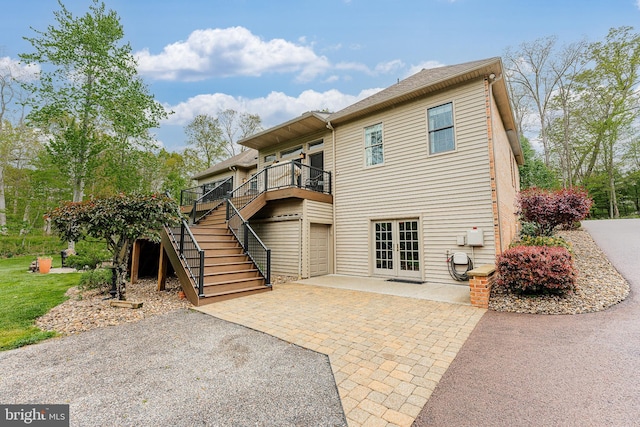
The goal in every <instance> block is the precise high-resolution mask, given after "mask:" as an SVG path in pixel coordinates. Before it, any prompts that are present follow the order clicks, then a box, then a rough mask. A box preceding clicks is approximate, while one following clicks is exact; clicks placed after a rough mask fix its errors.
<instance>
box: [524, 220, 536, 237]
mask: <svg viewBox="0 0 640 427" xmlns="http://www.w3.org/2000/svg"><path fill="white" fill-rule="evenodd" d="M520 224H521V225H522V228H520V237H525V236H537V235H539V234H540V232H539V231H538V225H537V224H536V223H535V222H528V221H520Z"/></svg>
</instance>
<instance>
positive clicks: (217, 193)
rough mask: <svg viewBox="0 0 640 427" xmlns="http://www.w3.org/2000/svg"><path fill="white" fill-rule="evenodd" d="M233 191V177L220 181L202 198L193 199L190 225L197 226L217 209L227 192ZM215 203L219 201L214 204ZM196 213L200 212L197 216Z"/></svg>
mask: <svg viewBox="0 0 640 427" xmlns="http://www.w3.org/2000/svg"><path fill="white" fill-rule="evenodd" d="M232 189H233V177H231V176H230V177H229V178H227V179H225V180H224V181H221V182H219V183H218V185H216V186H215V187H213V188H212V189H211V190H209V191H207V192H206V193H204V194H203V195H202V196H200V197H198V198H197V199H195V200H194V201H193V202H192V203H193V204H192V208H191V223H192V224H197V223H198V221H200V220H201V219H202V218H204V217H205V216H207V215H209V214H210V213H211V212H212V211H213V210H214V209H215V208H217V207H218V206H219V205H220V204H221V203H222V202H223V199H224V198H225V197H226V196H227V194H228V193H229V191H231V190H232ZM216 201H219V202H218V203H216ZM198 212H201V213H200V215H198Z"/></svg>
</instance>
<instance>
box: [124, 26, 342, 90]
mask: <svg viewBox="0 0 640 427" xmlns="http://www.w3.org/2000/svg"><path fill="white" fill-rule="evenodd" d="M303 40H304V39H303ZM135 56H136V58H137V60H138V70H139V72H140V73H141V74H144V75H148V76H150V77H153V78H156V79H160V80H187V81H196V80H204V79H207V78H211V77H230V76H261V75H262V74H265V73H297V74H298V79H300V80H303V81H304V80H310V79H312V78H313V77H315V76H317V75H318V74H321V73H323V72H324V71H325V70H327V69H328V68H329V66H330V64H329V61H328V60H327V58H326V57H324V56H319V55H317V54H316V53H315V52H314V51H313V49H312V48H311V47H309V46H304V45H299V44H295V43H292V42H289V41H286V40H283V39H271V40H268V41H265V40H262V39H261V38H260V37H258V36H256V35H254V34H252V33H251V32H250V31H249V30H247V29H246V28H243V27H232V28H225V29H205V30H196V31H194V32H192V33H191V34H190V35H189V38H188V39H187V40H186V41H179V42H176V43H172V44H170V45H167V46H165V47H164V49H163V50H162V52H161V53H159V54H152V53H151V52H149V50H148V49H144V50H142V51H140V52H137V53H136V54H135Z"/></svg>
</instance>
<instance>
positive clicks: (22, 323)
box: [0, 256, 80, 350]
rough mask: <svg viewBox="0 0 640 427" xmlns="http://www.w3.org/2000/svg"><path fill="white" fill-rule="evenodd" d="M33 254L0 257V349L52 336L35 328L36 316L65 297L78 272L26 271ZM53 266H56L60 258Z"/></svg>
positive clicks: (75, 283) (78, 276)
mask: <svg viewBox="0 0 640 427" xmlns="http://www.w3.org/2000/svg"><path fill="white" fill-rule="evenodd" d="M34 259H35V257H34V256H20V257H14V258H5V259H0V350H9V349H12V348H17V347H22V346H24V345H28V344H33V343H35V342H38V341H41V340H44V339H47V338H49V337H52V336H54V335H55V333H54V332H47V331H42V330H40V329H38V328H37V327H36V326H35V325H34V321H35V319H36V318H38V317H40V316H42V315H43V314H45V313H46V312H48V311H49V310H51V309H52V308H53V307H55V306H56V305H58V304H60V303H62V302H63V301H65V300H66V299H67V297H66V296H65V295H64V294H65V292H66V291H67V289H69V288H71V287H73V286H76V285H77V284H78V282H79V281H80V274H78V273H68V274H40V273H30V272H29V264H31V261H33V260H34ZM53 266H54V267H60V257H59V256H57V257H54V259H53Z"/></svg>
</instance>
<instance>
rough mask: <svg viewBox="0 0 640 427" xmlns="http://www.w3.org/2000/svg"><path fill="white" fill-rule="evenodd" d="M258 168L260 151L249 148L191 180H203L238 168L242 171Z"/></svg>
mask: <svg viewBox="0 0 640 427" xmlns="http://www.w3.org/2000/svg"><path fill="white" fill-rule="evenodd" d="M256 166H258V151H257V150H254V149H252V148H249V149H247V150H245V151H243V152H242V153H240V154H236V155H235V156H233V157H229V158H228V159H227V160H223V161H221V162H220V163H216V164H215V165H213V166H211V167H210V168H209V169H207V170H205V171H204V172H200V173H198V174H196V175H194V176H193V177H191V179H203V178H207V177H209V176H211V175H216V174H218V173H220V172H222V171H225V170H228V169H229V168H232V167H236V168H242V169H251V168H253V167H256Z"/></svg>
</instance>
